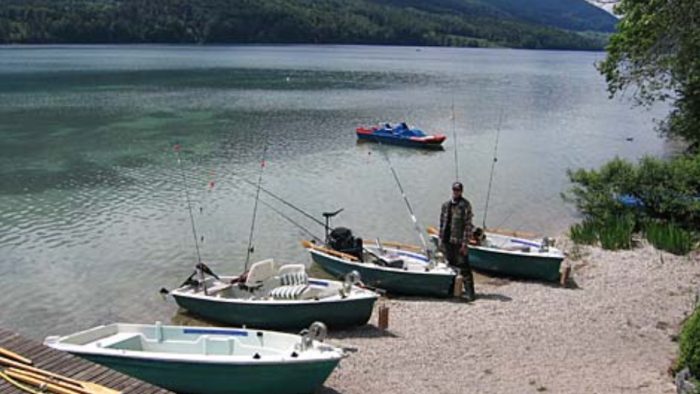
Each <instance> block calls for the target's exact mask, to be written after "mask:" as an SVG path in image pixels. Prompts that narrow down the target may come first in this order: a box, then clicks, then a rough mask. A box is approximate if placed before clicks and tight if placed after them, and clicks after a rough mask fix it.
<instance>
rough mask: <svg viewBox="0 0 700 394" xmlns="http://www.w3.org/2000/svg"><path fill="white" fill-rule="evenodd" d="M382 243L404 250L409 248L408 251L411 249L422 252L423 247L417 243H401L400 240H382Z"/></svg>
mask: <svg viewBox="0 0 700 394" xmlns="http://www.w3.org/2000/svg"><path fill="white" fill-rule="evenodd" d="M382 245H384V246H390V247H394V248H397V249H406V250H410V251H412V252H417V253H421V252H424V250H423V248H421V247H420V246H418V245H410V244H404V243H401V242H393V241H382Z"/></svg>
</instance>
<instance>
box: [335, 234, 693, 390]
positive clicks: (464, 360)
mask: <svg viewBox="0 0 700 394" xmlns="http://www.w3.org/2000/svg"><path fill="white" fill-rule="evenodd" d="M572 245H573V244H572V243H571V242H570V241H569V240H567V239H562V238H561V237H560V238H559V239H558V246H559V247H560V248H561V249H562V250H565V251H567V252H569V254H570V255H571V248H572ZM579 249H580V257H579V258H578V259H577V260H575V261H570V264H571V266H572V272H573V281H574V285H573V286H572V287H569V288H563V287H559V286H557V285H553V284H544V283H537V282H524V281H514V280H510V279H502V278H495V277H482V278H480V280H478V281H477V283H476V291H477V297H478V298H477V300H476V301H475V302H473V303H471V304H467V303H462V302H459V301H452V300H432V299H418V298H389V299H383V300H382V301H380V304H383V305H386V306H388V307H389V308H390V317H389V329H388V330H387V331H381V330H379V329H378V328H377V327H376V323H377V316H376V315H377V314H376V313H375V314H374V315H373V317H372V320H371V321H370V325H367V326H365V327H362V328H359V329H355V330H347V331H335V332H331V333H330V335H329V339H328V342H329V343H332V344H335V345H339V346H342V347H345V348H347V349H349V351H350V357H348V358H346V359H345V360H343V362H342V363H341V366H340V368H339V369H337V370H336V371H335V372H334V373H333V374H332V375H331V377H330V378H329V379H328V380H327V381H326V385H325V387H324V389H323V390H321V392H322V393H379V392H387V393H423V392H440V393H451V392H465V391H468V392H479V393H496V392H497V393H537V392H556V393H581V392H601V393H603V392H605V393H607V392H626V391H633V392H642V393H669V394H670V393H675V392H676V389H675V385H674V383H673V376H671V375H670V374H669V368H670V367H672V366H673V363H674V360H675V358H676V357H677V355H678V343H677V342H675V340H676V339H677V335H678V332H679V330H680V326H681V324H682V322H683V320H684V319H685V318H686V317H687V316H688V315H689V314H690V312H692V308H693V306H694V302H695V297H696V295H697V294H698V291H699V290H700V252H699V251H694V252H693V253H691V254H690V255H689V256H675V255H672V254H669V253H666V252H660V251H658V250H656V249H654V248H653V247H652V246H650V245H648V244H646V243H644V244H642V245H641V246H639V247H637V248H635V249H632V250H625V251H605V250H602V249H600V248H598V247H588V246H580V247H579ZM567 261H569V260H568V259H567Z"/></svg>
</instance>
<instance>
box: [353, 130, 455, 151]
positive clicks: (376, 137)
mask: <svg viewBox="0 0 700 394" xmlns="http://www.w3.org/2000/svg"><path fill="white" fill-rule="evenodd" d="M357 138H358V139H359V140H361V141H370V142H381V143H382V144H391V145H400V146H407V147H411V148H422V149H434V150H442V149H443V147H442V142H443V141H444V140H443V139H438V140H428V141H416V140H411V139H408V138H398V137H390V136H385V135H380V134H365V133H357Z"/></svg>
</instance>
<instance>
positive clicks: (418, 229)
mask: <svg viewBox="0 0 700 394" xmlns="http://www.w3.org/2000/svg"><path fill="white" fill-rule="evenodd" d="M379 146H380V149H379V150H380V151H381V152H382V153H383V154H384V158H385V159H386V162H387V163H388V164H389V169H391V174H392V175H393V176H394V180H395V181H396V185H397V186H398V187H399V191H400V192H401V196H402V197H403V200H404V202H406V208H408V213H409V214H410V216H411V220H412V221H413V227H414V228H415V230H416V232H417V233H418V237H419V238H420V241H421V244H422V245H423V250H424V251H425V254H426V256H428V259H431V254H432V253H431V252H430V249H428V243H427V242H425V237H423V232H422V231H421V226H420V224H418V219H416V215H415V213H413V207H411V202H410V201H408V196H406V192H405V191H404V189H403V186H402V185H401V181H400V180H399V176H398V174H397V173H396V170H395V169H394V165H393V164H391V159H389V154H387V153H386V151H385V150H384V146H383V145H382V143H381V142H379ZM431 260H432V259H431Z"/></svg>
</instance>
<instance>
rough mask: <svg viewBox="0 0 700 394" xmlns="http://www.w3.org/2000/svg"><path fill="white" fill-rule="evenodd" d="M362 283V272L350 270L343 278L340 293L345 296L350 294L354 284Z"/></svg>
mask: <svg viewBox="0 0 700 394" xmlns="http://www.w3.org/2000/svg"><path fill="white" fill-rule="evenodd" d="M359 283H361V281H360V273H359V272H357V271H354V270H353V271H350V272H348V273H347V274H346V275H345V278H343V289H342V290H341V292H340V295H341V296H342V297H343V298H345V297H347V296H348V295H349V294H350V291H351V290H352V287H353V286H354V285H357V284H359Z"/></svg>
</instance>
